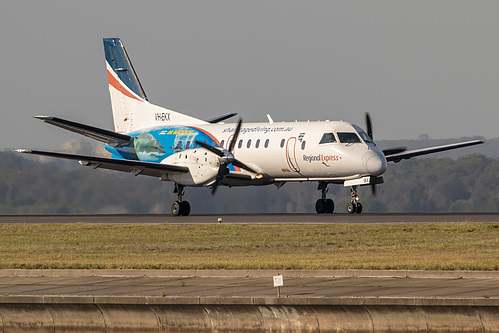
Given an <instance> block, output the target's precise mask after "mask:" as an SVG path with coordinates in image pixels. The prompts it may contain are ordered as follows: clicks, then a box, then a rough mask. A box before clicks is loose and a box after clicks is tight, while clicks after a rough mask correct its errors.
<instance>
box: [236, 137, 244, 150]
mask: <svg viewBox="0 0 499 333" xmlns="http://www.w3.org/2000/svg"><path fill="white" fill-rule="evenodd" d="M242 146H243V140H242V139H241V140H239V143H238V144H237V148H241V147H242Z"/></svg>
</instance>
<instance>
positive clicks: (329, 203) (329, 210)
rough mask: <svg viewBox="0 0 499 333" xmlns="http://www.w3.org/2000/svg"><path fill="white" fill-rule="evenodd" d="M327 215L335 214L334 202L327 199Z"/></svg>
mask: <svg viewBox="0 0 499 333" xmlns="http://www.w3.org/2000/svg"><path fill="white" fill-rule="evenodd" d="M325 206H326V214H332V213H333V212H334V201H333V200H331V199H326V203H325Z"/></svg>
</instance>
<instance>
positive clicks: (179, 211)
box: [172, 184, 191, 216]
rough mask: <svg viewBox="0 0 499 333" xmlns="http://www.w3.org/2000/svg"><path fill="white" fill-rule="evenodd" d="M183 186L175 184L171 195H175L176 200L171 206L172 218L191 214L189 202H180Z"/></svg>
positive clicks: (183, 191)
mask: <svg viewBox="0 0 499 333" xmlns="http://www.w3.org/2000/svg"><path fill="white" fill-rule="evenodd" d="M184 188H185V186H183V185H180V184H175V188H174V189H173V193H177V196H178V200H177V201H174V202H173V204H172V214H173V216H187V215H189V213H190V212H191V205H190V204H189V201H182V196H183V195H184V193H185V190H184Z"/></svg>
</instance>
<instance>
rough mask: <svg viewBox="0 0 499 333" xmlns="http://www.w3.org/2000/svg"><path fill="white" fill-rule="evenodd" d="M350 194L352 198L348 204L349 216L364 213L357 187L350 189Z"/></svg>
mask: <svg viewBox="0 0 499 333" xmlns="http://www.w3.org/2000/svg"><path fill="white" fill-rule="evenodd" d="M350 192H351V194H352V197H351V199H350V203H349V204H348V207H347V211H348V213H349V214H353V213H357V214H360V213H362V205H361V204H360V202H359V197H358V196H357V185H354V186H351V187H350Z"/></svg>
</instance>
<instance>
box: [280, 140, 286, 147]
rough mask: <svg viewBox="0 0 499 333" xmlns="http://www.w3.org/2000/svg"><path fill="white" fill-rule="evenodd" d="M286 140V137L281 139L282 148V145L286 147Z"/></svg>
mask: <svg viewBox="0 0 499 333" xmlns="http://www.w3.org/2000/svg"><path fill="white" fill-rule="evenodd" d="M285 142H286V140H285V139H282V140H281V148H282V147H284V143H285Z"/></svg>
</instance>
